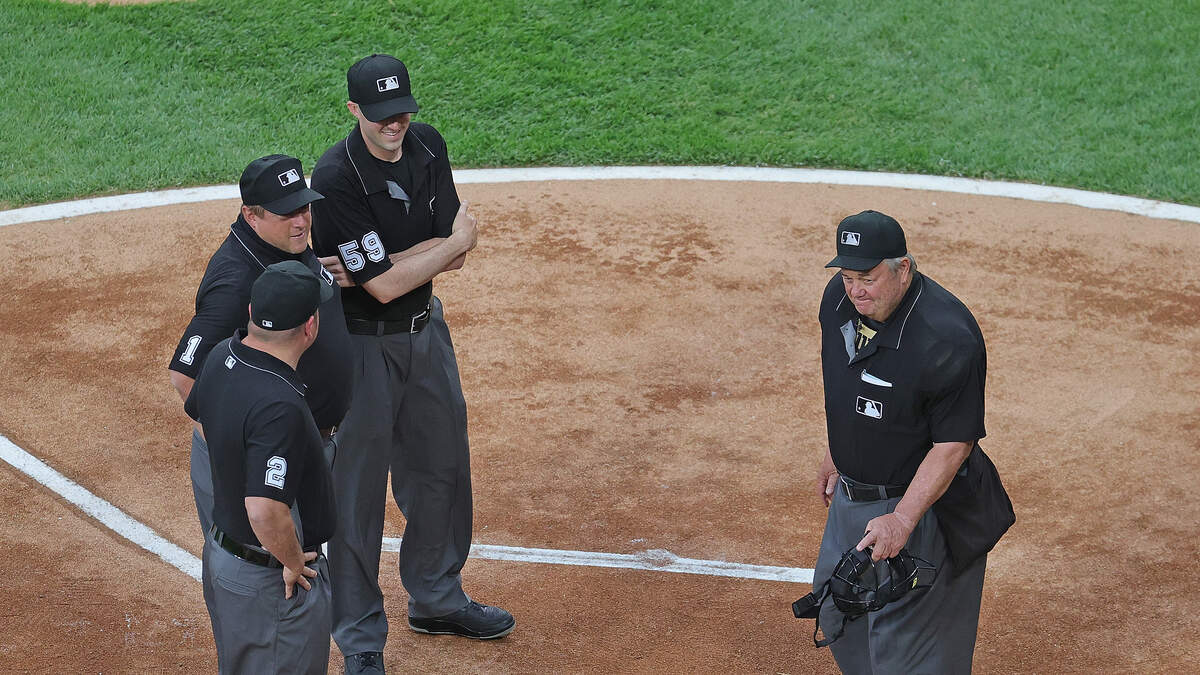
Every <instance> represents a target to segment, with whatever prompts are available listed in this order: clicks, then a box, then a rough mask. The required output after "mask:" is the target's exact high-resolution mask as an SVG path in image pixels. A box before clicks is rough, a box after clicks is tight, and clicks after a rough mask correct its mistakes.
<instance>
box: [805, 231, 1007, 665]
mask: <svg viewBox="0 0 1200 675" xmlns="http://www.w3.org/2000/svg"><path fill="white" fill-rule="evenodd" d="M826 267H837V268H840V271H839V272H838V273H837V274H835V275H834V276H833V278H832V279H830V281H829V284H828V285H827V286H826V288H825V293H824V296H823V297H822V299H821V308H820V324H821V362H822V371H823V374H824V384H825V416H826V425H827V429H828V433H829V447H828V450H827V451H826V453H825V458H824V461H823V462H822V463H821V466H820V468H819V469H818V473H817V494H818V496H819V498H820V499H821V500H822V502H823V503H824V504H825V505H826V506H827V507H829V514H828V518H827V520H826V524H825V533H824V535H823V537H822V540H821V550H820V554H819V555H818V558H817V565H816V570H815V571H814V574H813V577H814V579H813V580H814V588H820V587H821V586H822V585H823V584H824V583H825V581H826V580H827V579H828V578H829V576H830V574H831V573H832V571H833V568H834V565H835V564H836V563H837V562H838V560H839V559H840V558H841V557H842V555H843V554H844V553H845V552H846V551H847V550H848V549H849V548H851V547H857V548H858V549H859V550H864V549H866V548H867V547H871V550H872V558H873V559H875V560H882V559H884V558H890V557H892V556H895V555H896V554H897V553H899V551H900V549H901V548H907V549H908V551H909V552H910V553H912V554H913V555H916V556H919V557H921V558H924V559H925V560H928V561H930V562H931V563H933V564H934V565H935V566H937V568H938V576H937V579H936V581H935V582H934V584H933V586H932V587H931V588H929V589H928V590H927V591H926V592H924V593H912V594H908V595H907V596H905V597H904V598H903V599H902V600H900V601H898V602H894V603H891V604H889V605H887V606H885V607H884V608H882V609H880V610H878V611H874V612H870V613H869V614H867V615H866V617H863V618H859V619H857V620H854V621H850V622H849V623H847V624H846V626H845V632H844V633H843V635H842V637H841V638H840V639H838V640H836V641H835V642H833V643H832V644H831V645H830V648H831V649H832V651H833V655H834V658H835V659H836V660H837V664H838V666H839V667H840V668H841V669H842V670H843V671H844V672H847V673H958V672H970V670H971V658H972V654H973V652H974V648H975V634H976V627H977V625H978V621H979V606H980V597H981V595H982V592H983V576H984V567H985V565H986V560H987V556H986V554H984V555H982V556H980V557H979V558H977V559H975V560H974V561H973V562H970V564H969V565H966V567H965V569H955V568H954V566H952V565H951V564H950V559H949V558H948V549H947V543H946V539H945V537H944V536H943V533H942V531H941V530H940V529H939V524H938V518H937V515H936V513H935V510H934V509H932V508H931V506H933V504H934V502H935V501H937V500H938V498H939V497H940V496H941V495H942V494H943V493H944V492H945V491H946V488H947V487H948V486H949V485H950V483H951V481H952V480H953V479H954V477H955V474H956V473H959V471H960V468H964V467H965V464H964V461H965V460H966V459H967V457H968V455H969V454H970V453H971V452H972V449H973V448H974V447H975V445H976V441H977V440H978V439H980V438H983V436H984V433H985V432H984V425H983V401H984V379H985V376H986V371H987V356H986V352H985V350H984V344H983V335H982V334H981V333H980V330H979V326H978V325H977V324H976V322H975V319H974V317H972V316H971V312H970V311H969V310H967V308H966V307H965V306H964V305H963V304H962V303H961V302H959V300H958V299H957V298H955V297H954V296H953V295H951V294H950V293H949V292H948V291H947V290H946V289H944V288H942V287H941V286H940V285H938V284H937V283H935V282H934V281H933V280H932V279H930V278H928V277H926V276H924V275H923V274H921V273H920V272H918V271H917V269H916V261H915V260H914V259H913V257H912V256H911V255H909V253H908V247H907V244H906V241H905V237H904V231H903V230H902V229H901V227H900V224H899V223H897V222H896V221H895V220H894V219H892V218H891V217H889V216H886V215H884V214H882V213H878V212H876V211H864V212H862V213H859V214H856V215H853V216H850V217H848V218H845V219H844V220H842V222H841V223H840V224H839V225H838V228H837V257H836V258H834V259H833V260H832V261H830V263H829V264H828V265H826ZM836 612H837V609H836V608H835V607H834V606H833V604H832V603H830V604H828V605H827V606H826V607H824V608H823V609H822V615H821V623H822V624H823V625H830V626H833V625H839V624H840V623H841V616H839V615H838V614H836ZM826 613H829V614H828V615H827V614H826Z"/></svg>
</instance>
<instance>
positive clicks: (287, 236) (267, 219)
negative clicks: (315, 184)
mask: <svg viewBox="0 0 1200 675" xmlns="http://www.w3.org/2000/svg"><path fill="white" fill-rule="evenodd" d="M238 187H239V190H240V192H241V196H242V206H241V209H240V212H239V214H238V218H237V220H235V221H234V222H233V224H232V225H230V226H229V234H228V235H226V237H225V241H224V242H223V243H222V244H221V246H220V247H219V248H218V249H217V250H216V252H215V253H213V255H212V258H211V259H209V261H208V268H207V269H205V271H204V279H203V280H202V281H201V282H200V288H199V289H198V290H197V291H196V305H195V315H194V316H193V317H192V320H191V321H190V322H189V323H188V326H187V329H186V330H185V331H184V333H183V336H182V337H181V338H180V339H179V344H178V346H177V347H176V348H175V354H174V355H173V356H172V357H171V363H170V365H169V366H168V368H169V369H170V377H171V384H173V385H174V386H175V389H176V390H177V391H178V392H179V396H180V398H182V399H183V400H185V401H186V400H187V397H188V393H189V392H190V391H191V389H192V383H193V382H194V381H195V378H196V375H197V373H199V372H200V368H201V366H203V365H204V360H205V358H206V357H207V356H208V353H209V351H210V350H211V349H212V348H213V347H214V346H215V345H216V344H217V343H218V342H220V341H221V340H224V339H225V338H227V337H229V336H230V335H233V333H234V331H236V330H238V329H240V328H244V327H245V326H246V322H247V320H248V319H249V313H248V311H247V309H246V308H247V306H248V305H249V303H250V287H251V285H252V284H253V283H254V280H255V279H257V278H258V275H260V274H262V273H263V270H265V269H267V266H268V265H271V264H274V263H277V262H282V261H284V260H296V261H299V262H302V263H304V265H305V266H307V267H308V268H309V269H311V270H312V271H313V272H314V273H315V274H317V275H318V276H319V277H320V278H321V279H322V281H323V282H324V283H325V284H326V285H329V286H330V287H331V288H332V286H333V284H334V280H333V277H332V275H330V274H329V273H328V272H326V271H325V268H324V267H322V266H321V264H320V262H318V260H317V257H316V255H314V254H313V252H312V249H311V248H309V245H308V236H309V230H310V229H311V227H312V215H311V214H310V212H309V205H310V204H311V203H312V202H314V201H317V200H320V199H321V195H320V193H318V192H316V191H314V190H311V189H309V187H308V186H307V185H306V184H305V182H304V173H303V170H302V168H301V166H300V160H298V159H296V158H295V157H289V156H287V155H267V156H266V157H260V158H258V159H256V160H254V161H253V162H250V164H249V165H247V166H246V169H245V170H244V171H243V172H242V176H241V180H240V181H239V182H238ZM321 314H322V315H323V316H324V317H325V328H324V329H323V330H322V331H321V334H320V336H318V338H317V342H316V344H314V345H313V346H312V348H311V349H309V350H308V351H306V352H305V353H304V356H302V357H301V358H300V365H299V373H300V378H301V380H302V381H304V383H305V384H308V385H311V386H312V389H311V390H310V391H309V392H308V394H307V395H306V396H305V399H304V400H305V402H306V403H307V404H308V406H309V408H310V409H311V410H312V414H313V418H314V419H315V420H316V422H317V428H318V429H320V430H321V436H322V438H324V439H325V441H326V444H327V445H328V447H327V448H326V452H327V453H329V454H330V455H333V453H334V441H333V439H332V435H333V431H334V429H335V428H336V427H337V425H338V424H339V423H340V422H341V420H342V417H344V416H345V414H346V410H347V409H348V408H349V407H350V393H351V387H352V385H353V382H352V371H351V365H352V362H351V359H350V356H349V354H348V350H349V349H350V334H349V333H347V332H346V326H345V323H344V322H343V320H342V316H343V315H342V299H341V295H340V294H339V293H334V294H332V296H331V297H330V298H329V299H328V300H326V301H325V302H324V304H322V305H321ZM191 478H192V491H193V494H194V496H195V500H196V511H197V514H198V515H199V518H200V527H201V530H202V531H203V532H204V533H207V532H208V529H209V527H210V526H211V525H212V478H211V477H210V476H209V469H208V446H207V444H206V443H205V440H204V436H203V434H202V433H201V431H200V429H199V427H197V428H196V429H194V430H193V431H192V449H191Z"/></svg>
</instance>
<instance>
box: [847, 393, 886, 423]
mask: <svg viewBox="0 0 1200 675" xmlns="http://www.w3.org/2000/svg"><path fill="white" fill-rule="evenodd" d="M854 410H855V412H857V413H858V414H859V415H866V416H867V417H871V418H874V419H877V420H878V419H883V404H882V403H880V402H879V401H872V400H871V399H869V398H863V397H862V396H859V397H858V401H857V402H856V403H855V404H854Z"/></svg>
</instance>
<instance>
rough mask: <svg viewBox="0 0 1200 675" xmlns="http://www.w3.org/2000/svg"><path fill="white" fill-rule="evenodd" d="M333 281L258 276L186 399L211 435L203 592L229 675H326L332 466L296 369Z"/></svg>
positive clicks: (290, 264) (300, 273)
mask: <svg viewBox="0 0 1200 675" xmlns="http://www.w3.org/2000/svg"><path fill="white" fill-rule="evenodd" d="M332 294H333V288H332V287H331V286H329V285H328V284H326V283H324V282H322V281H321V280H320V279H319V278H318V277H317V276H316V275H315V274H314V273H313V272H312V270H310V269H309V268H308V267H307V266H305V265H304V263H302V262H299V261H296V260H289V261H285V262H281V263H276V264H274V265H271V266H270V267H268V268H267V269H266V271H264V272H263V273H262V275H260V276H259V277H258V279H257V280H256V281H255V282H254V285H253V288H252V290H251V294H250V315H251V319H250V323H249V325H248V327H247V329H246V330H245V331H239V332H238V333H237V334H235V335H234V336H233V337H231V338H229V339H226V340H224V341H222V342H221V343H220V344H218V345H217V346H216V347H215V348H214V349H213V351H212V353H211V354H210V355H209V358H208V359H206V360H205V364H204V367H203V369H202V370H201V372H200V375H199V377H198V378H197V379H196V383H195V385H194V386H193V387H192V390H191V393H190V395H189V396H188V399H187V402H186V404H185V409H186V410H187V413H188V415H189V416H191V417H192V419H194V420H196V421H197V422H199V423H200V425H201V426H202V427H203V429H204V435H205V438H206V439H207V441H208V448H209V460H210V463H211V468H212V482H213V525H212V527H211V529H210V540H209V542H208V543H207V545H206V546H205V547H204V576H205V578H206V579H207V580H208V582H209V583H208V585H209V587H210V588H211V589H212V592H211V593H207V594H206V595H205V603H206V604H207V606H208V612H209V616H210V617H211V619H212V624H213V635H214V637H215V638H216V643H217V659H218V664H219V667H220V670H221V672H222V673H324V672H325V671H326V669H327V666H328V663H329V631H330V628H331V624H332V597H331V595H330V589H329V573H328V568H327V564H326V561H325V558H324V557H323V556H322V555H321V553H320V546H321V544H323V543H325V542H326V541H328V540H329V538H330V537H331V536H332V535H333V532H334V527H335V522H336V516H335V505H334V499H333V489H332V479H331V476H330V467H329V464H328V462H327V460H326V457H325V453H324V447H323V443H322V439H321V436H320V433H319V432H318V430H317V425H316V422H314V420H313V416H312V413H311V412H310V411H309V408H308V405H307V403H306V402H305V392H306V388H305V386H304V384H303V383H302V382H301V381H300V378H299V376H298V375H297V374H296V366H297V363H298V362H299V360H300V355H301V354H303V353H304V352H305V350H307V349H308V348H309V347H310V346H311V345H312V344H313V342H314V341H315V340H316V339H317V333H318V329H319V328H320V323H321V322H320V318H319V313H318V308H319V307H320V305H321V303H322V302H324V301H327V300H329V298H330V296H331V295H332Z"/></svg>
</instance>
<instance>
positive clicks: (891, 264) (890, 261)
mask: <svg viewBox="0 0 1200 675" xmlns="http://www.w3.org/2000/svg"><path fill="white" fill-rule="evenodd" d="M905 258H908V264H909V268H908V269H910V270H912V271H913V272H916V271H917V259H916V258H914V257H913V256H912V254H911V253H905V254H904V255H902V256H900V257H899V258H884V259H883V262H885V263H887V266H888V269H889V270H891V271H893V272H895V271H896V270H898V269H900V261H901V260H904V259H905Z"/></svg>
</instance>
